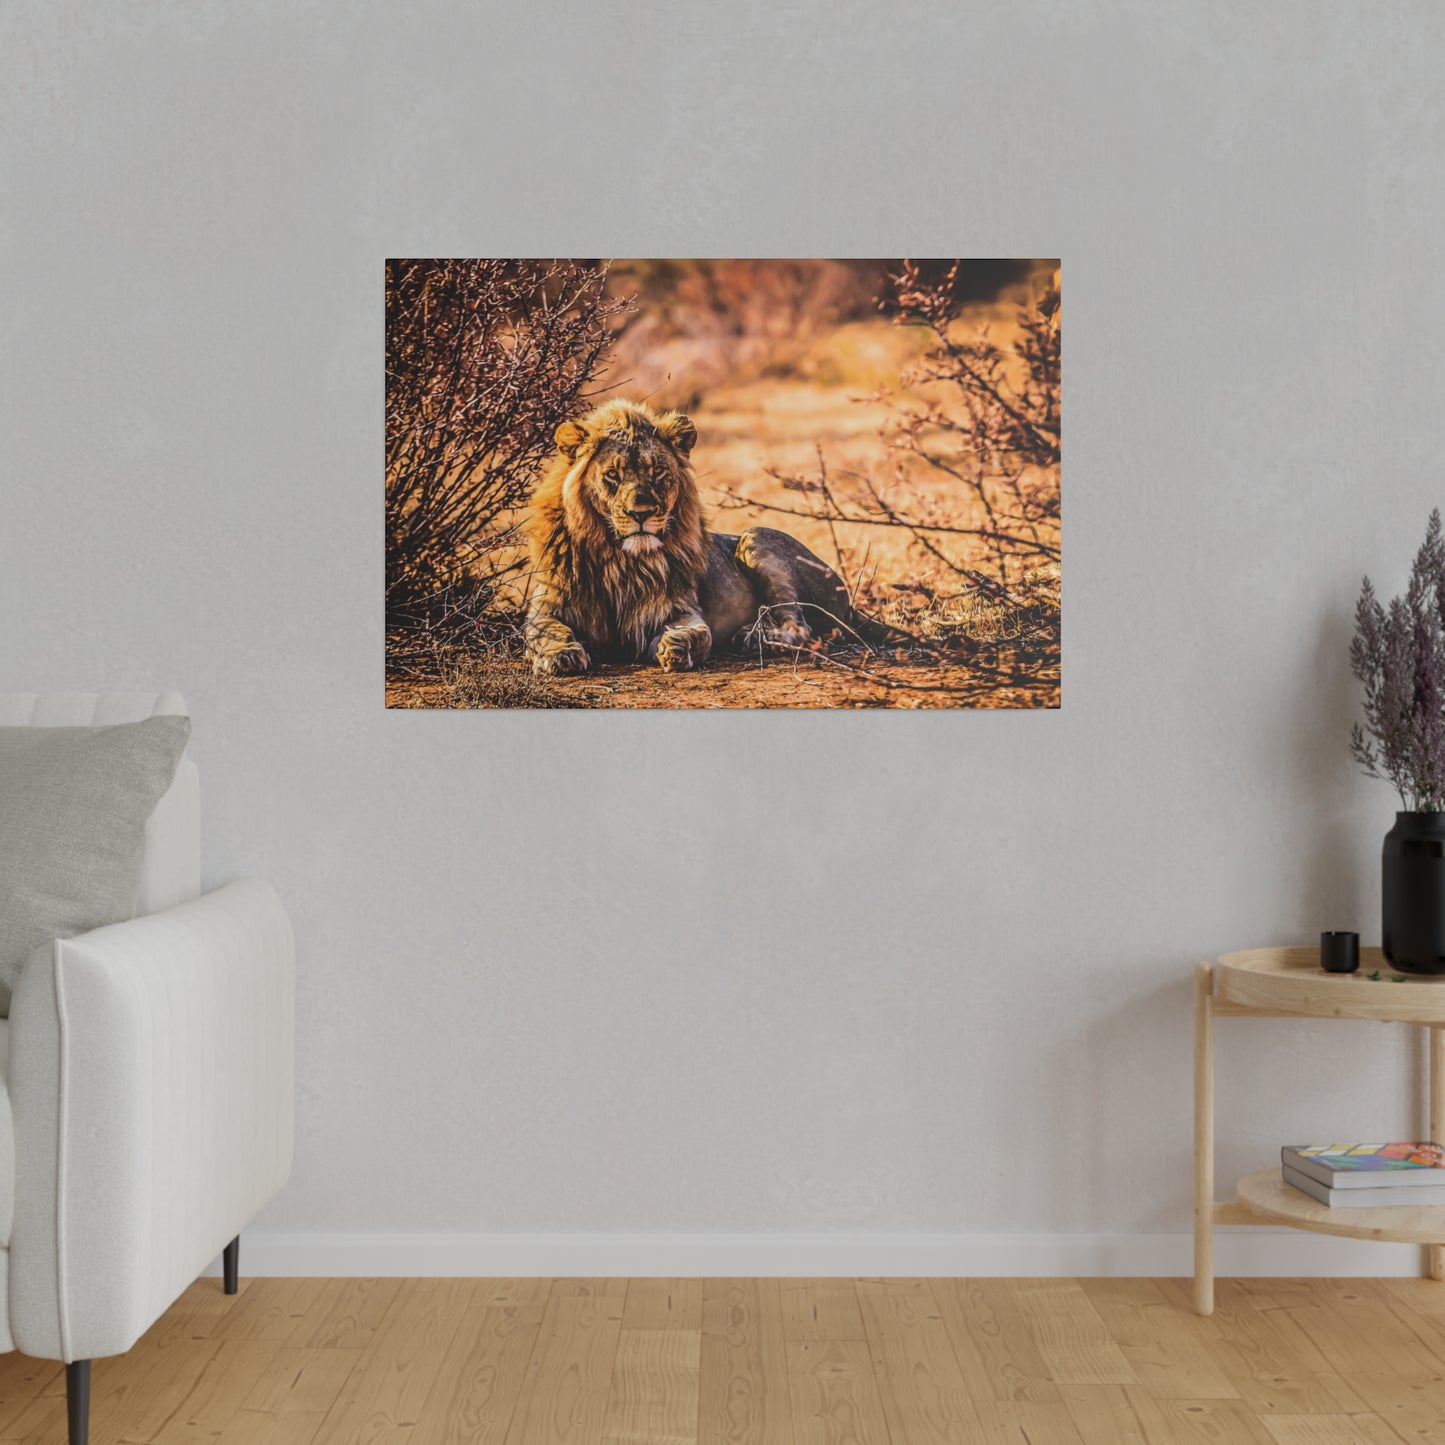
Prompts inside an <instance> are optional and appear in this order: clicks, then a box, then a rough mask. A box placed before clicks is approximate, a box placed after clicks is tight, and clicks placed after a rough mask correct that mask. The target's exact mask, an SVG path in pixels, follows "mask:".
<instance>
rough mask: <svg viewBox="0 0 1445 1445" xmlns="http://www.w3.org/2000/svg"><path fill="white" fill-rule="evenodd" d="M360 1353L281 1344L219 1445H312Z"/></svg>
mask: <svg viewBox="0 0 1445 1445" xmlns="http://www.w3.org/2000/svg"><path fill="white" fill-rule="evenodd" d="M360 1358H361V1351H360V1350H354V1349H342V1348H338V1347H335V1346H332V1347H329V1348H312V1347H309V1346H301V1345H282V1346H281V1347H280V1348H279V1349H278V1350H277V1351H276V1353H275V1354H274V1355H273V1356H272V1357H271V1361H270V1363H269V1364H268V1365H267V1366H266V1368H265V1370H264V1371H262V1373H261V1377H260V1379H258V1380H257V1381H256V1384H255V1386H254V1387H253V1389H252V1390H251V1393H250V1394H249V1395H247V1396H246V1399H245V1400H244V1401H243V1402H242V1405H241V1408H240V1409H239V1410H238V1411H237V1412H236V1413H235V1414H234V1415H233V1416H232V1417H231V1419H230V1421H229V1423H228V1424H227V1425H226V1428H225V1429H224V1430H222V1431H221V1433H220V1435H219V1436H217V1437H216V1445H310V1442H311V1441H312V1440H313V1439H314V1438H315V1436H316V1432H317V1430H318V1429H320V1427H321V1422H322V1420H323V1419H324V1418H325V1416H326V1412H327V1411H328V1410H329V1409H330V1408H331V1406H332V1404H333V1403H334V1402H335V1400H336V1397H337V1395H338V1394H339V1393H340V1392H341V1389H342V1387H343V1386H344V1385H345V1383H346V1380H347V1378H348V1377H349V1376H350V1374H351V1372H352V1371H353V1370H354V1369H355V1368H356V1365H357V1362H358V1361H359V1360H360Z"/></svg>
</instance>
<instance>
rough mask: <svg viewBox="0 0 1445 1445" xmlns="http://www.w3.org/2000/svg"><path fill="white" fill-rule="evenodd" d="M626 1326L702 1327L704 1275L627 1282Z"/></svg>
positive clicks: (697, 1328)
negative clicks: (701, 1276)
mask: <svg viewBox="0 0 1445 1445" xmlns="http://www.w3.org/2000/svg"><path fill="white" fill-rule="evenodd" d="M622 1328H623V1329H624V1330H701V1329H702V1281H701V1280H700V1279H634V1280H629V1281H628V1284H627V1304H626V1305H625V1306H624V1308H623V1311H622Z"/></svg>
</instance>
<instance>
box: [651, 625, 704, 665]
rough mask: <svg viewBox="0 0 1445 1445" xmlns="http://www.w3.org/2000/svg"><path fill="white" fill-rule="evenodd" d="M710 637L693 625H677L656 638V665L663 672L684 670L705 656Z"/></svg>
mask: <svg viewBox="0 0 1445 1445" xmlns="http://www.w3.org/2000/svg"><path fill="white" fill-rule="evenodd" d="M710 640H711V639H710V638H709V637H708V634H707V633H706V632H705V631H701V630H699V629H698V628H695V627H679V628H676V629H674V630H673V631H671V632H664V633H663V634H662V636H661V637H659V638H658V639H657V665H658V666H659V667H660V668H661V669H662V670H663V671H664V672H686V671H687V670H688V669H689V668H693V667H698V666H700V665H701V664H702V663H703V661H704V660H705V659H706V658H707V654H708V643H709V642H710Z"/></svg>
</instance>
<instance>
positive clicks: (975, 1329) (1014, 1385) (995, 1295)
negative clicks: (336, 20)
mask: <svg viewBox="0 0 1445 1445" xmlns="http://www.w3.org/2000/svg"><path fill="white" fill-rule="evenodd" d="M931 1287H932V1292H933V1297H934V1299H935V1301H936V1302H937V1304H938V1310H939V1314H940V1315H941V1316H942V1318H943V1324H944V1328H945V1329H947V1330H948V1336H949V1339H950V1340H952V1342H953V1350H954V1353H955V1354H956V1355H957V1356H958V1363H959V1366H960V1367H961V1369H962V1370H963V1377H964V1379H965V1380H966V1381H967V1382H968V1388H969V1390H970V1392H971V1393H972V1394H973V1396H974V1398H975V1399H990V1400H1037V1401H1040V1402H1042V1403H1049V1402H1052V1401H1056V1400H1058V1398H1059V1388H1058V1386H1057V1385H1055V1384H1054V1381H1053V1378H1052V1377H1051V1376H1050V1374H1049V1367H1048V1366H1047V1365H1046V1364H1045V1363H1044V1358H1043V1356H1042V1355H1041V1354H1040V1353H1039V1348H1038V1345H1037V1344H1036V1343H1035V1341H1034V1337H1033V1335H1032V1334H1031V1333H1030V1331H1029V1327H1028V1321H1027V1320H1026V1319H1025V1318H1024V1314H1023V1311H1022V1310H1021V1309H1020V1308H1019V1306H1018V1302H1017V1301H1016V1300H1015V1299H1014V1298H1013V1296H1012V1295H1011V1294H1010V1293H1009V1290H1008V1287H1007V1285H1006V1284H1005V1283H1004V1281H1003V1280H998V1279H936V1280H933V1281H932V1286H931Z"/></svg>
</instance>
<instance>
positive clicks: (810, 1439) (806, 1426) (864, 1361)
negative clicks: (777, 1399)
mask: <svg viewBox="0 0 1445 1445" xmlns="http://www.w3.org/2000/svg"><path fill="white" fill-rule="evenodd" d="M860 1318H861V1316H860ZM788 1397H789V1400H790V1401H791V1404H792V1418H793V1438H794V1441H795V1442H796V1445H886V1442H887V1440H888V1425H887V1421H886V1420H885V1418H884V1415H883V1401H882V1398H881V1397H880V1395H879V1393H878V1381H877V1380H876V1379H875V1378H874V1374H873V1356H872V1351H871V1350H870V1349H869V1347H868V1345H867V1343H866V1342H864V1341H862V1340H806V1341H799V1342H797V1343H795V1344H790V1345H789V1346H788Z"/></svg>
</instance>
